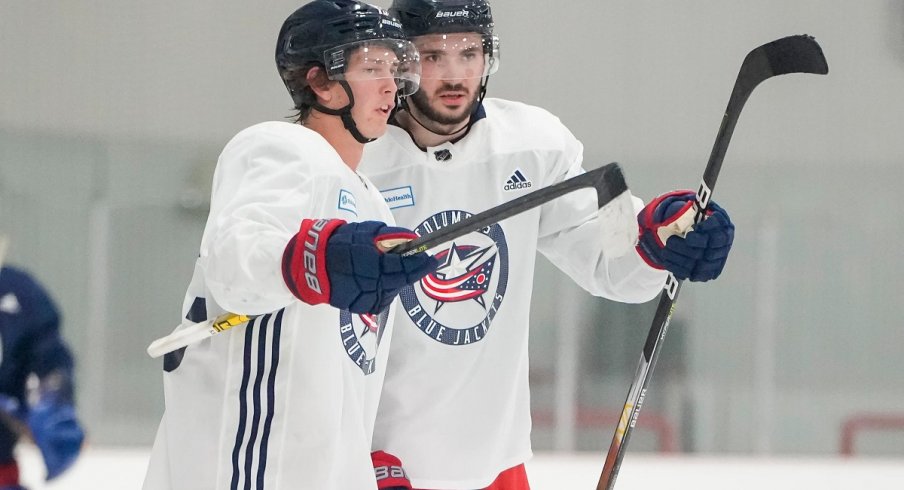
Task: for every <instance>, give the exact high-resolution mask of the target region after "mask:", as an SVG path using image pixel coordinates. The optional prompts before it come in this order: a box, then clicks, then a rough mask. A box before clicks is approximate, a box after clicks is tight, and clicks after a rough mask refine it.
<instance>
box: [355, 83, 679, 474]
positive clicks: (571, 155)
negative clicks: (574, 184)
mask: <svg viewBox="0 0 904 490" xmlns="http://www.w3.org/2000/svg"><path fill="white" fill-rule="evenodd" d="M484 109H485V111H486V117H483V118H481V119H479V120H477V121H476V122H475V123H474V125H473V127H472V128H471V130H470V133H468V134H467V136H465V137H464V138H462V139H461V140H460V141H458V142H456V143H454V144H453V143H446V144H443V145H441V146H438V147H431V148H427V149H426V151H423V150H421V149H419V148H418V147H417V146H416V145H415V144H414V142H413V141H412V139H411V137H410V136H409V135H408V133H406V132H405V131H404V130H402V129H400V128H398V127H392V126H391V127H390V128H389V132H388V133H387V135H386V136H384V137H382V138H380V139H379V140H377V141H376V142H374V143H371V144H369V145H367V146H366V147H365V154H364V159H363V161H362V165H361V167H360V170H361V172H362V173H365V174H366V175H367V176H368V177H369V178H370V179H371V180H372V181H373V182H374V183H375V184H376V185H377V187H378V188H379V189H380V190H381V191H382V193H383V197H384V198H385V199H386V202H387V203H388V204H389V207H390V208H391V209H392V212H393V214H394V215H395V219H396V222H397V223H399V225H400V226H405V227H408V228H411V229H414V230H415V231H416V232H417V233H418V234H426V233H431V232H433V231H436V230H438V229H440V228H443V227H444V226H448V225H450V224H453V223H455V222H457V221H459V220H461V219H463V218H465V217H467V216H470V215H472V214H476V213H478V212H480V211H483V210H486V209H488V208H491V207H493V206H496V205H498V204H501V203H503V202H506V201H510V200H512V199H514V198H516V197H519V196H522V195H524V194H527V193H529V192H531V191H534V190H537V189H540V188H542V187H545V186H548V185H551V184H554V183H557V182H560V181H562V180H564V179H566V178H569V177H573V176H575V175H578V174H580V173H581V172H583V170H582V168H581V161H582V153H583V147H582V145H581V143H580V142H579V141H578V140H577V139H575V137H574V136H573V135H572V134H571V133H570V132H569V131H568V129H566V128H565V127H564V126H563V125H562V124H561V123H560V122H559V120H558V119H557V118H556V117H554V116H552V115H551V114H549V113H548V112H546V111H544V110H542V109H539V108H536V107H531V106H528V105H524V104H520V103H514V102H509V101H504V100H499V99H486V100H485V101H484ZM635 200H636V202H635V206H636V207H637V209H638V210H639V209H640V207H641V206H642V202H640V200H639V199H635ZM596 214H597V202H596V195H595V192H594V191H593V190H589V189H587V190H582V191H576V192H574V193H571V194H568V195H566V196H565V197H561V198H559V199H556V200H553V201H551V202H549V203H547V204H545V205H543V206H541V207H539V208H535V209H533V210H530V211H527V212H525V213H522V214H520V215H517V216H515V217H512V218H509V219H507V220H505V221H503V222H502V223H498V224H495V225H492V226H489V227H487V228H485V229H483V230H480V231H479V232H474V233H471V234H469V235H466V236H464V237H461V238H459V239H457V240H454V241H453V242H450V243H446V244H444V245H442V246H439V247H437V248H435V249H433V250H431V253H432V254H435V255H436V257H437V258H438V259H439V260H440V263H441V265H440V267H439V269H438V270H437V271H436V272H435V273H434V274H431V275H429V276H427V277H425V278H424V279H423V280H421V282H419V283H417V284H415V285H414V286H412V287H409V288H407V289H406V290H404V291H403V292H402V294H401V295H400V299H401V303H402V305H401V307H400V308H399V310H398V312H397V314H396V315H397V318H396V329H395V334H394V338H393V343H392V349H391V350H392V352H391V360H390V363H389V366H388V368H387V374H386V383H385V385H384V388H383V397H382V399H381V402H380V409H379V411H378V415H377V426H376V429H375V433H374V449H383V450H386V451H388V452H390V453H393V454H395V455H397V456H398V457H399V458H400V459H401V460H402V464H403V466H404V467H405V469H406V470H407V472H408V474H409V477H410V478H411V481H412V484H413V486H414V487H415V488H437V489H474V488H483V487H485V486H487V485H489V484H490V483H492V481H493V480H494V479H495V478H496V476H497V475H498V474H499V473H500V472H502V471H503V470H505V469H507V468H510V467H512V466H516V465H518V464H520V463H523V462H525V461H527V460H528V459H529V458H530V457H531V447H530V428H531V421H530V395H529V390H528V313H529V309H530V299H531V289H532V285H533V275H534V262H535V259H536V251H537V250H539V251H540V252H542V253H543V254H544V255H546V256H547V257H548V258H549V259H550V260H551V261H552V262H553V263H554V264H555V265H556V266H557V267H559V268H560V269H561V270H563V271H564V272H565V273H567V274H568V275H569V276H570V277H571V278H573V279H574V280H575V281H576V282H577V283H578V284H580V285H581V286H582V287H584V288H585V289H586V290H588V291H590V292H591V293H593V294H595V295H598V296H603V297H606V298H610V299H614V300H618V301H623V302H643V301H647V300H650V299H651V298H653V297H654V296H655V295H656V294H657V293H658V292H659V291H660V290H661V289H662V286H663V284H664V282H665V277H666V273H665V272H663V271H659V270H655V269H653V268H651V267H649V266H647V265H646V264H645V263H644V262H643V260H642V259H641V258H640V256H639V255H637V254H636V253H629V254H628V255H624V256H622V257H618V258H612V257H607V256H606V251H605V250H602V249H601V245H600V243H601V241H602V240H600V237H601V235H602V232H601V231H600V224H599V223H598V222H597V219H596ZM540 292H541V293H542V294H555V291H548V290H541V291H540Z"/></svg>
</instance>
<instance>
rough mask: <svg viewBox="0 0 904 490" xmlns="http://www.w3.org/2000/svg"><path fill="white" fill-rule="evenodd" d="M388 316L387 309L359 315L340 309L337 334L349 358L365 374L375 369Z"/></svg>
mask: <svg viewBox="0 0 904 490" xmlns="http://www.w3.org/2000/svg"><path fill="white" fill-rule="evenodd" d="M388 318H389V309H386V310H385V311H383V313H380V314H379V315H359V314H355V313H350V312H349V311H348V310H342V311H341V312H340V313H339V336H340V338H341V339H342V346H343V348H345V352H346V354H348V357H349V359H351V360H352V362H354V363H355V365H357V366H358V367H359V368H361V371H363V372H364V374H365V375H367V374H370V373H372V372H374V369H376V367H377V366H376V358H377V349H378V348H379V347H380V339H382V338H383V328H384V327H385V326H386V320H387V319H388Z"/></svg>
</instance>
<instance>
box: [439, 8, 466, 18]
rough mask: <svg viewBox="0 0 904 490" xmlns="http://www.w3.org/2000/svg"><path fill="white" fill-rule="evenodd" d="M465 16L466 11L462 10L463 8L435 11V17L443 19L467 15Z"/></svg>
mask: <svg viewBox="0 0 904 490" xmlns="http://www.w3.org/2000/svg"><path fill="white" fill-rule="evenodd" d="M467 16H468V11H467V10H464V9H462V10H447V11H439V12H437V13H436V18H437V19H444V18H450V17H467Z"/></svg>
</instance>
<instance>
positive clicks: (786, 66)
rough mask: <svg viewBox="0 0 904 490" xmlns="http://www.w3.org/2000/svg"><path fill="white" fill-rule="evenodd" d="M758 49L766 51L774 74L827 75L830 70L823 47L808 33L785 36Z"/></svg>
mask: <svg viewBox="0 0 904 490" xmlns="http://www.w3.org/2000/svg"><path fill="white" fill-rule="evenodd" d="M757 49H762V50H763V51H764V52H765V54H766V59H767V60H768V61H769V66H770V67H771V68H772V75H773V76H775V75H784V74H786V73H814V74H817V75H825V74H827V73H828V72H829V65H828V63H827V62H826V57H825V55H823V54H822V48H821V47H820V46H819V44H818V43H817V42H816V39H814V38H813V37H812V36H808V35H806V34H802V35H799V36H788V37H784V38H782V39H778V40H776V41H772V42H771V43H768V44H764V45H762V46H760V47H759V48H757Z"/></svg>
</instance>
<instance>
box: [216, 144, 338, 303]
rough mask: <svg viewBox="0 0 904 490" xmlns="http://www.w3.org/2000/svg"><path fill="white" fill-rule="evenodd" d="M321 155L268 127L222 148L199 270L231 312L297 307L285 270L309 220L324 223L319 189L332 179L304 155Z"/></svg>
mask: <svg viewBox="0 0 904 490" xmlns="http://www.w3.org/2000/svg"><path fill="white" fill-rule="evenodd" d="M316 151H317V148H302V145H301V144H300V143H299V142H297V141H293V140H291V139H290V138H289V137H288V136H286V135H283V134H280V133H278V132H272V131H267V130H266V129H264V130H261V129H258V130H256V131H249V130H246V131H244V132H243V133H239V135H237V136H236V137H235V138H233V140H232V141H230V143H229V144H227V145H226V148H225V149H224V150H223V153H222V154H221V156H220V159H219V161H218V163H217V169H216V172H215V175H214V185H213V194H212V196H211V213H210V216H209V217H208V222H207V227H206V229H205V231H204V237H203V239H202V243H201V255H200V258H199V265H200V266H201V269H202V271H203V274H204V279H205V283H206V285H207V287H208V289H209V291H210V294H211V295H212V296H213V299H214V300H215V301H216V302H217V303H218V304H219V305H220V306H222V307H223V308H225V309H226V310H228V311H233V312H237V313H242V314H248V315H258V314H264V313H267V312H270V311H276V310H278V309H280V308H283V307H285V306H287V305H288V304H290V303H291V302H293V301H295V298H294V296H292V294H291V293H290V291H289V289H288V287H287V286H286V285H285V282H284V280H283V276H282V272H281V260H282V254H283V250H284V249H285V247H286V244H287V243H288V242H289V240H290V239H291V237H292V236H294V235H295V234H296V233H297V232H298V229H299V225H300V224H301V220H302V219H303V218H319V217H323V216H320V214H321V211H322V209H321V206H319V205H317V203H318V202H320V201H322V199H320V198H319V197H318V196H319V192H318V186H321V187H323V186H329V185H331V184H330V182H331V180H332V179H331V176H330V175H328V174H324V172H323V171H322V170H320V172H321V175H315V171H316V170H318V169H316V168H314V165H313V164H311V163H310V162H312V161H316V160H317V159H316V158H312V157H311V155H310V154H309V155H305V154H304V153H303V152H309V153H310V152H316ZM315 180H316V183H317V186H315V185H314V184H315Z"/></svg>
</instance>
